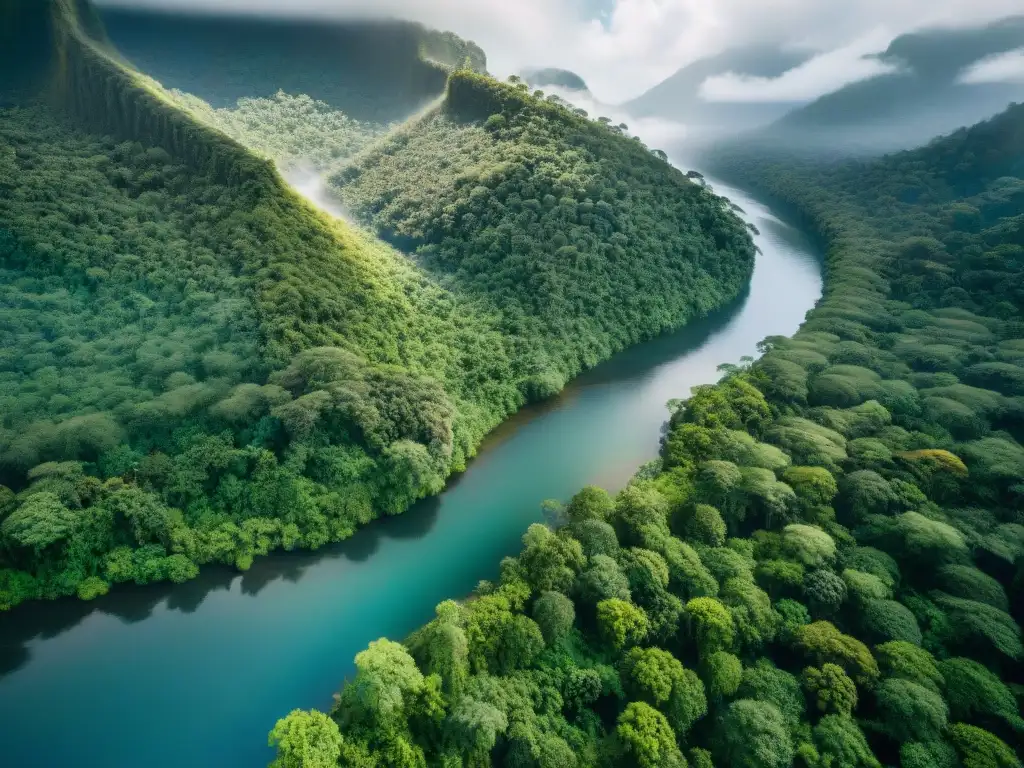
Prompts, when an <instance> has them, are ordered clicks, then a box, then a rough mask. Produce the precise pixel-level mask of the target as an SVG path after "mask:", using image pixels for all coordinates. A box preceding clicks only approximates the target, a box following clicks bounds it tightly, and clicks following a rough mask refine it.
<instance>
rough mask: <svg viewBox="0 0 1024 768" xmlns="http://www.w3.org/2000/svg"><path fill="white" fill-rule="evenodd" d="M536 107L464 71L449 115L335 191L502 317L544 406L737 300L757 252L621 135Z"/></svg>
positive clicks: (361, 166) (446, 110)
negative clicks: (647, 343) (593, 368)
mask: <svg viewBox="0 0 1024 768" xmlns="http://www.w3.org/2000/svg"><path fill="white" fill-rule="evenodd" d="M542 96H543V94H541V93H537V94H535V95H530V94H529V93H528V91H527V89H526V86H525V85H523V84H516V83H514V82H513V83H511V84H500V83H497V82H495V81H493V80H488V79H487V78H484V77H482V76H479V75H474V74H472V73H470V72H465V71H463V72H457V73H455V75H453V77H452V79H451V80H450V82H449V93H448V98H447V100H446V101H445V103H444V104H443V105H442V106H441V107H439V108H438V109H437V110H434V111H432V112H430V113H428V114H426V115H424V116H422V117H420V118H419V119H416V120H414V121H413V122H411V123H410V124H408V125H406V126H403V127H402V128H401V129H399V130H397V131H396V132H394V133H393V134H391V135H390V136H388V137H387V139H385V140H384V141H382V142H380V143H377V144H375V145H373V146H372V147H371V148H369V149H368V150H366V151H365V152H364V153H363V154H362V155H360V156H359V157H357V158H356V159H355V160H354V161H353V162H352V163H351V164H350V165H348V166H347V167H345V168H344V169H342V170H341V171H340V172H339V173H338V174H337V175H336V176H335V177H334V184H335V188H336V189H337V191H338V193H339V195H340V197H341V199H342V201H343V202H344V203H346V205H347V207H348V209H349V210H350V211H351V212H352V213H353V214H354V215H356V216H357V217H361V218H362V219H363V220H365V221H366V222H367V223H368V224H369V225H371V226H372V227H374V228H375V229H376V231H377V232H379V233H380V235H381V236H382V237H384V238H386V239H387V240H390V241H391V242H393V243H395V244H396V245H398V246H399V247H402V248H404V249H406V250H407V251H409V252H412V253H414V254H415V259H416V261H417V263H419V264H421V265H422V266H423V267H424V268H425V269H426V270H427V271H428V272H429V273H431V274H433V275H436V276H438V277H439V279H440V281H441V283H442V284H443V285H445V286H447V287H450V288H451V289H452V290H454V291H457V292H459V293H461V294H466V295H469V296H473V297H476V298H479V299H481V300H483V301H484V302H486V304H487V305H488V306H489V307H493V309H494V310H495V311H497V312H500V313H501V315H502V318H503V320H502V328H503V330H504V331H505V332H506V333H507V334H509V335H510V336H513V337H516V338H519V339H522V340H523V342H524V343H525V345H526V347H528V349H527V348H526V347H524V348H523V354H525V355H529V356H531V357H532V358H533V359H534V361H535V362H534V365H535V366H536V368H537V374H538V375H537V381H536V386H537V393H538V394H542V395H543V394H548V393H550V392H553V391H557V390H558V389H561V387H562V385H563V384H564V382H565V381H566V380H567V379H568V378H570V377H572V376H574V375H575V374H577V373H578V372H579V371H580V370H581V369H583V368H584V367H588V366H590V365H593V364H594V363H595V362H597V361H598V360H601V359H603V358H606V357H608V356H609V355H610V354H612V353H613V352H615V351H617V350H619V349H622V348H623V347H625V346H627V345H628V344H631V343H634V342H636V341H638V340H639V339H642V338H646V337H650V336H653V335H655V334H657V333H659V332H662V331H665V330H667V329H670V328H673V327H677V326H678V325H679V324H680V321H681V320H684V321H685V320H687V319H690V318H694V317H697V316H700V315H702V314H705V313H706V312H707V311H708V310H710V309H711V308H712V307H715V306H720V305H722V304H723V303H724V302H726V301H728V299H729V298H731V297H733V296H735V295H736V294H737V293H738V291H739V289H740V287H741V286H742V285H743V284H744V283H745V281H746V279H747V278H748V276H749V274H750V269H751V267H752V262H753V251H752V248H751V246H750V242H749V235H748V234H747V232H746V231H744V230H743V229H742V228H738V227H737V226H736V222H735V220H734V219H732V218H731V217H729V216H725V215H723V209H724V208H725V207H727V202H726V201H724V200H722V199H721V198H718V197H716V196H714V195H709V194H708V193H707V191H706V190H704V189H702V188H701V187H700V186H699V185H697V184H694V183H692V182H691V181H690V180H688V179H686V178H685V177H684V176H683V175H682V174H680V173H679V172H678V171H677V170H675V169H674V168H672V167H671V166H669V165H668V164H666V163H664V162H662V161H661V160H660V159H659V158H657V157H655V156H654V155H652V154H651V152H650V151H649V150H647V149H646V148H645V147H644V146H643V145H642V144H641V143H640V142H638V141H635V140H626V139H624V138H623V136H622V133H623V130H622V128H620V127H613V126H610V125H606V124H602V123H601V122H594V121H591V120H589V119H588V118H587V117H586V116H584V115H580V114H577V113H575V112H572V111H570V110H568V109H566V108H565V107H564V106H562V105H560V104H559V103H557V102H552V101H548V100H547V99H544V98H542ZM680 254H685V258H682V259H681V258H679V257H680ZM541 340H543V341H541Z"/></svg>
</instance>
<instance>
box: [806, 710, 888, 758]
mask: <svg viewBox="0 0 1024 768" xmlns="http://www.w3.org/2000/svg"><path fill="white" fill-rule="evenodd" d="M814 744H815V746H816V747H817V748H818V752H819V755H820V759H821V763H820V764H821V765H822V766H823V768H827V767H831V766H835V768H839V767H840V766H842V768H881V765H882V764H881V763H879V762H878V759H877V758H876V757H875V755H874V753H872V751H871V747H870V746H868V742H867V739H865V738H864V734H863V732H862V731H861V729H860V728H859V727H858V726H857V723H856V722H854V721H853V720H852V719H851V718H850V717H849V716H845V715H837V714H833V715H825V717H823V718H821V720H820V721H819V722H818V724H817V725H816V726H814Z"/></svg>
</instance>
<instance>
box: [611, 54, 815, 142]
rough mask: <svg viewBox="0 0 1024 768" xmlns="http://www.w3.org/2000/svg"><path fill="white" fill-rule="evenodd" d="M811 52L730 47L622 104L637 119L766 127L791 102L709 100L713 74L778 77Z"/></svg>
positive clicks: (736, 128)
mask: <svg viewBox="0 0 1024 768" xmlns="http://www.w3.org/2000/svg"><path fill="white" fill-rule="evenodd" d="M810 55H811V54H809V53H796V52H792V51H783V50H780V49H779V48H777V47H772V46H762V47H754V48H740V49H735V50H729V51H725V52H724V53H721V54H719V55H717V56H711V57H708V58H704V59H699V60H697V61H695V62H693V63H692V64H689V65H687V66H685V67H683V68H682V69H680V70H679V71H678V72H676V73H675V74H674V75H672V76H671V77H669V78H668V79H667V80H664V81H662V82H661V83H659V84H658V85H656V86H654V87H653V88H651V89H650V90H649V91H647V92H646V93H644V94H643V95H642V96H639V97H637V98H635V99H633V100H632V101H630V102H627V103H626V104H623V105H622V106H623V109H625V110H626V111H628V112H629V114H631V115H634V116H636V117H661V118H665V119H669V120H678V121H679V122H683V123H686V124H687V125H688V126H692V127H696V128H700V127H705V128H715V129H722V130H734V131H743V130H747V129H750V128H756V127H759V126H762V125H767V124H769V123H771V122H772V121H773V120H776V119H777V118H779V117H781V116H782V115H784V114H785V113H786V112H788V111H789V110H790V109H792V108H793V104H790V103H785V102H783V103H751V102H715V101H707V100H705V99H704V98H702V97H701V95H700V87H701V84H702V83H703V82H704V81H705V80H707V79H708V78H709V77H713V76H715V75H724V74H726V73H727V72H734V73H737V74H744V75H752V76H755V77H778V76H779V75H781V74H782V73H783V72H786V71H787V70H790V69H792V68H793V67H796V66H798V65H800V64H802V63H803V62H804V61H806V60H807V59H808V58H810Z"/></svg>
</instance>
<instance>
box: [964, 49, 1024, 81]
mask: <svg viewBox="0 0 1024 768" xmlns="http://www.w3.org/2000/svg"><path fill="white" fill-rule="evenodd" d="M957 82H960V83H966V84H969V85H980V84H983V83H1024V48H1018V49H1016V50H1014V51H1007V52H1006V53H1000V54H997V55H995V56H988V57H986V58H984V59H980V60H979V61H976V62H974V63H973V64H971V65H970V66H969V67H967V68H966V69H965V70H964V71H963V72H961V73H960V76H959V77H958V78H957Z"/></svg>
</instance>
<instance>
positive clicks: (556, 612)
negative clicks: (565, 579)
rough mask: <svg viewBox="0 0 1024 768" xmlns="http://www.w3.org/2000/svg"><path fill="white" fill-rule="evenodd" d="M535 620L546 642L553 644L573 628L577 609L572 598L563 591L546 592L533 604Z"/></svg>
mask: <svg viewBox="0 0 1024 768" xmlns="http://www.w3.org/2000/svg"><path fill="white" fill-rule="evenodd" d="M533 620H534V621H536V622H537V625H538V626H539V627H540V631H541V633H542V634H543V635H544V640H545V642H547V643H548V644H552V643H556V642H558V641H559V640H561V639H562V638H564V637H565V636H566V635H568V634H569V632H570V630H572V625H573V623H574V622H575V620H576V610H575V608H574V607H573V604H572V600H570V599H569V598H568V597H566V596H565V595H563V594H562V593H561V592H544V593H543V594H542V595H541V596H540V597H539V598H537V602H535V603H534V604H533Z"/></svg>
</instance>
